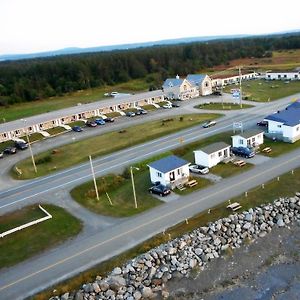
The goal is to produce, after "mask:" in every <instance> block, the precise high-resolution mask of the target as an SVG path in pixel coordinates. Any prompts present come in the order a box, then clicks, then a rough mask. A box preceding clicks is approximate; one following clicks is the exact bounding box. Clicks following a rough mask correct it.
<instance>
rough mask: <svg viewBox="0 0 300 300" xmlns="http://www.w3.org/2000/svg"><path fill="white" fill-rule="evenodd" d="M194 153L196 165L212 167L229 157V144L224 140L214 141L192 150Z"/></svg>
mask: <svg viewBox="0 0 300 300" xmlns="http://www.w3.org/2000/svg"><path fill="white" fill-rule="evenodd" d="M194 155H195V163H196V164H197V165H201V166H204V167H208V168H212V167H213V166H216V165H217V164H218V163H219V162H221V161H223V160H224V159H226V158H228V157H230V145H228V144H226V143H224V142H218V143H214V144H211V145H208V146H206V147H203V148H202V149H200V150H196V151H194Z"/></svg>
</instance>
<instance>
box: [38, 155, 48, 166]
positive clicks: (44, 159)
mask: <svg viewBox="0 0 300 300" xmlns="http://www.w3.org/2000/svg"><path fill="white" fill-rule="evenodd" d="M51 161H52V157H51V156H50V155H47V156H44V157H41V158H39V159H37V160H36V161H35V164H36V165H41V164H46V163H49V162H51Z"/></svg>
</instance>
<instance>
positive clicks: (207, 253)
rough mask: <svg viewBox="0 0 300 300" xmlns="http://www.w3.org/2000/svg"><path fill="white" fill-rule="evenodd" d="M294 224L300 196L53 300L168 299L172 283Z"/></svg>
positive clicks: (176, 243)
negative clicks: (169, 284)
mask: <svg viewBox="0 0 300 300" xmlns="http://www.w3.org/2000/svg"><path fill="white" fill-rule="evenodd" d="M292 223H297V224H300V194H299V193H296V195H295V196H294V197H290V198H280V199H278V200H275V201H274V202H273V203H272V204H266V205H261V206H259V207H255V208H253V209H252V208H251V209H249V210H248V211H244V212H242V213H238V214H232V215H230V216H228V217H226V218H222V219H219V220H217V221H215V222H212V223H209V224H207V226H203V227H200V228H197V229H195V230H193V231H192V232H190V233H189V234H185V235H183V236H182V237H179V238H176V239H174V240H172V241H170V242H168V243H166V244H162V245H160V246H159V247H157V248H154V249H152V250H150V251H148V252H147V253H145V254H143V255H140V256H139V257H136V258H135V259H133V260H131V261H128V262H127V263H126V264H125V265H124V266H122V267H117V268H115V269H114V270H113V271H112V272H111V274H109V276H107V277H106V278H101V277H99V276H98V277H97V278H96V280H95V281H94V282H92V283H86V284H84V285H83V286H82V288H81V289H80V290H78V291H74V292H70V293H65V294H64V295H61V296H60V297H59V296H55V297H52V298H50V299H51V300H85V299H88V300H94V299H95V300H98V299H103V300H105V299H108V300H125V299H126V300H139V299H155V298H162V299H166V298H168V297H169V296H170V292H169V287H167V286H168V283H169V282H170V280H171V279H172V281H171V282H179V281H181V280H183V279H184V278H188V277H194V276H195V275H196V274H201V273H202V272H201V271H203V270H205V269H207V268H209V265H210V264H213V262H214V261H216V258H219V257H221V256H224V255H227V254H230V253H232V252H233V253H234V252H235V251H237V250H234V249H237V248H240V247H241V245H242V244H244V245H247V244H250V243H252V242H253V241H255V240H257V239H258V238H261V239H262V240H263V239H264V238H265V237H266V236H267V235H268V233H270V232H271V231H272V229H274V228H283V227H286V226H289V225H291V224H292ZM211 261H212V262H211ZM210 262H211V263H210ZM175 294H176V293H175ZM175 294H172V295H171V296H174V295H175ZM178 297H179V296H178ZM178 297H176V298H174V299H177V298H178ZM181 299H185V298H181ZM186 299H187V297H186ZM191 299H192V298H191ZM195 299H198V298H195ZM199 299H200V298H199Z"/></svg>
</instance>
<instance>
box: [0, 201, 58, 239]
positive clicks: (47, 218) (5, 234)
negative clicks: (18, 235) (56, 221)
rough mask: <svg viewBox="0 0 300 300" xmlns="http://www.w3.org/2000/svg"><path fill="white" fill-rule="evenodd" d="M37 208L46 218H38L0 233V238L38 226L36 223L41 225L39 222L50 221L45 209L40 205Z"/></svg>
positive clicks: (50, 216) (49, 215) (50, 217)
mask: <svg viewBox="0 0 300 300" xmlns="http://www.w3.org/2000/svg"><path fill="white" fill-rule="evenodd" d="M39 208H40V210H41V211H43V212H44V213H45V214H46V217H43V218H40V219H37V220H34V221H31V222H28V223H26V224H23V225H21V226H18V227H15V228H13V229H10V230H7V231H5V232H2V233H0V237H1V238H3V237H5V236H7V235H9V234H12V233H14V232H16V231H19V230H22V229H24V228H27V227H30V226H32V225H35V224H38V223H41V222H44V221H46V220H49V219H52V215H51V214H49V213H48V212H47V211H46V209H44V208H43V207H42V206H41V205H39Z"/></svg>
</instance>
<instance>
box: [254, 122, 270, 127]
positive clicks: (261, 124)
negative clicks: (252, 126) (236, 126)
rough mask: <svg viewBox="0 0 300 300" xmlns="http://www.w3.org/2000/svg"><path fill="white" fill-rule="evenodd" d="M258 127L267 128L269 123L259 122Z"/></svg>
mask: <svg viewBox="0 0 300 300" xmlns="http://www.w3.org/2000/svg"><path fill="white" fill-rule="evenodd" d="M256 125H257V126H261V127H267V126H268V121H260V122H257V123H256Z"/></svg>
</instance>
